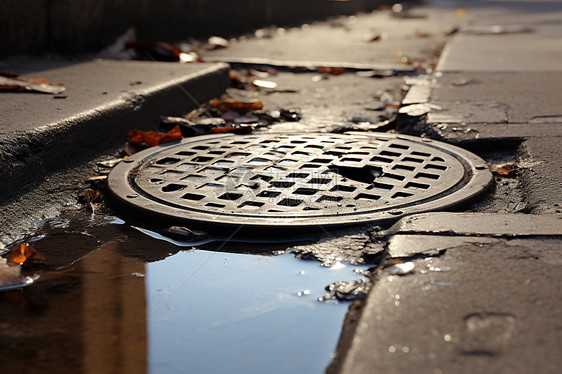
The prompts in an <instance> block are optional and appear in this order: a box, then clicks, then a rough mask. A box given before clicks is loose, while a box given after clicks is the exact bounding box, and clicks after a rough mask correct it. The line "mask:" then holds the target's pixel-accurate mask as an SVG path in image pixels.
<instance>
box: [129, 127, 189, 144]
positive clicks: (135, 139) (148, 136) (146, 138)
mask: <svg viewBox="0 0 562 374" xmlns="http://www.w3.org/2000/svg"><path fill="white" fill-rule="evenodd" d="M128 136H129V141H130V142H131V143H134V144H137V145H142V144H146V145H147V146H149V147H154V146H156V145H159V144H163V143H169V142H173V141H176V140H181V139H182V138H183V136H182V134H181V130H180V127H179V126H175V127H174V128H173V129H171V130H170V131H168V132H167V133H159V132H156V131H141V130H132V131H129V134H128Z"/></svg>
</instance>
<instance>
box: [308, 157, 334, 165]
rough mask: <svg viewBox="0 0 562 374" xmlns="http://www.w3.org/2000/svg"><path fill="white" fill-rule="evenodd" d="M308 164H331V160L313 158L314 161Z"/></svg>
mask: <svg viewBox="0 0 562 374" xmlns="http://www.w3.org/2000/svg"><path fill="white" fill-rule="evenodd" d="M310 162H316V163H320V164H329V163H330V162H332V160H331V159H329V158H315V159H314V160H310Z"/></svg>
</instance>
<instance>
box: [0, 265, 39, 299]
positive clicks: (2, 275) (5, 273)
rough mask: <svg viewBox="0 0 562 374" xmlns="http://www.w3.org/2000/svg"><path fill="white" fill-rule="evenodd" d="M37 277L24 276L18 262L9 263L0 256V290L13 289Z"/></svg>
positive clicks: (27, 284) (27, 283)
mask: <svg viewBox="0 0 562 374" xmlns="http://www.w3.org/2000/svg"><path fill="white" fill-rule="evenodd" d="M35 279H37V277H25V276H23V275H22V274H21V266H20V265H19V264H10V263H9V262H8V261H7V260H6V259H5V258H1V257H0V291H7V290H13V289H17V288H21V287H25V286H29V285H30V284H31V283H33V281H34V280H35Z"/></svg>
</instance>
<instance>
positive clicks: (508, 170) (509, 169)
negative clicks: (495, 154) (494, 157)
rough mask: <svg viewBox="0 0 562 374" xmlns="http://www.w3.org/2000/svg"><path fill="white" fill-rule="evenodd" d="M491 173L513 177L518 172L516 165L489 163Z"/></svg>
mask: <svg viewBox="0 0 562 374" xmlns="http://www.w3.org/2000/svg"><path fill="white" fill-rule="evenodd" d="M488 166H489V167H490V171H491V172H492V173H495V174H499V175H502V176H504V177H512V176H514V174H515V171H516V170H517V165H516V163H504V164H494V163H489V164H488Z"/></svg>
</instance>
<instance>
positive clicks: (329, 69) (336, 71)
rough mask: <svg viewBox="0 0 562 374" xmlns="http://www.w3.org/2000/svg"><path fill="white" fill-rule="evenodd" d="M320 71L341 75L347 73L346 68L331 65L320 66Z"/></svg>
mask: <svg viewBox="0 0 562 374" xmlns="http://www.w3.org/2000/svg"><path fill="white" fill-rule="evenodd" d="M317 70H318V72H319V73H322V74H331V75H340V74H343V73H345V68H338V67H330V66H319V67H318V69H317Z"/></svg>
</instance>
